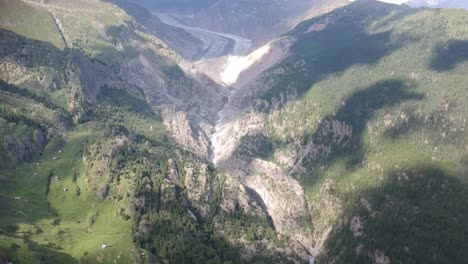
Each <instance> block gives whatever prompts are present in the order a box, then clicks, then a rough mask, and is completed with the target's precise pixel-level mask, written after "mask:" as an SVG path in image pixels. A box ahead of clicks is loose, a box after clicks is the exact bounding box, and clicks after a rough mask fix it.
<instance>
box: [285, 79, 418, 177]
mask: <svg viewBox="0 0 468 264" xmlns="http://www.w3.org/2000/svg"><path fill="white" fill-rule="evenodd" d="M415 85H416V84H414V83H412V82H409V81H405V80H396V79H395V80H385V81H380V82H377V83H375V84H373V85H372V86H370V87H367V88H364V89H360V90H358V91H357V92H355V93H354V94H352V95H351V96H350V97H349V98H348V99H347V100H346V101H345V103H344V104H343V106H342V107H340V108H339V109H338V110H337V111H336V112H335V113H334V114H332V115H329V116H326V117H324V118H323V119H322V120H321V121H320V123H319V124H318V127H317V129H316V130H315V132H314V133H313V134H311V135H306V136H304V138H303V139H302V144H301V151H300V152H299V155H298V159H297V160H296V161H295V166H294V167H296V168H308V167H314V166H320V165H330V164H331V163H333V162H335V161H337V160H340V159H345V160H346V161H347V165H348V166H349V167H353V166H355V165H357V164H359V163H360V162H361V161H362V160H363V158H364V155H365V150H364V143H363V137H364V132H365V130H366V128H367V123H368V122H369V121H370V120H371V119H372V118H373V117H374V115H375V114H376V113H377V111H379V110H381V109H384V108H387V107H392V106H395V105H398V104H400V103H402V102H404V101H408V100H421V99H423V95H422V94H419V93H416V92H413V91H411V88H414V87H415Z"/></svg>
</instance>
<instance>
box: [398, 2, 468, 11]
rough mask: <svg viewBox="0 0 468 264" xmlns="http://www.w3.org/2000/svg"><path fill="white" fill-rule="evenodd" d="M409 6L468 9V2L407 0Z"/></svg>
mask: <svg viewBox="0 0 468 264" xmlns="http://www.w3.org/2000/svg"><path fill="white" fill-rule="evenodd" d="M407 4H408V5H410V6H416V7H419V6H428V7H435V8H464V9H468V3H467V2H466V1H463V0H411V1H408V2H407Z"/></svg>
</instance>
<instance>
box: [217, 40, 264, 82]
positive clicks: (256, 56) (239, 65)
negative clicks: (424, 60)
mask: <svg viewBox="0 0 468 264" xmlns="http://www.w3.org/2000/svg"><path fill="white" fill-rule="evenodd" d="M270 49H271V45H270V43H268V44H266V45H264V46H262V47H260V48H259V49H257V50H255V51H253V52H252V53H250V54H249V55H247V56H229V57H228V59H227V63H226V66H225V68H224V71H223V72H222V73H221V81H222V82H223V83H224V84H226V85H232V84H234V83H236V81H237V79H238V78H239V75H240V73H241V72H242V71H244V70H246V69H248V68H249V67H250V66H252V65H253V64H254V63H256V62H257V61H259V60H260V59H261V58H263V56H265V55H266V54H268V53H269V52H270Z"/></svg>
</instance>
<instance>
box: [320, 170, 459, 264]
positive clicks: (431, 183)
mask: <svg viewBox="0 0 468 264" xmlns="http://www.w3.org/2000/svg"><path fill="white" fill-rule="evenodd" d="M402 175H405V179H403V180H402V178H401V177H402ZM406 177H407V178H406ZM353 196H354V197H353V198H352V202H351V203H350V207H349V208H348V209H347V211H346V214H347V215H358V216H360V217H362V219H363V221H365V225H364V226H365V227H364V232H365V234H366V235H365V236H362V237H359V238H357V239H356V238H354V237H353V234H352V232H351V231H350V229H349V227H348V226H346V227H343V228H340V229H339V230H337V231H336V233H334V234H333V235H332V237H331V239H329V240H328V242H327V243H328V248H329V249H330V252H328V254H327V255H328V256H330V257H331V256H339V257H338V262H337V263H371V262H372V261H371V258H370V257H369V256H367V255H365V254H362V255H356V254H355V248H356V247H357V246H358V245H359V244H361V245H362V246H363V248H365V249H366V250H368V251H370V252H374V251H375V250H377V249H378V250H382V251H383V252H386V254H387V255H390V256H391V261H392V263H465V260H466V259H467V258H468V246H467V245H466V243H465V238H466V237H468V222H467V221H468V218H467V216H468V207H466V206H465V202H466V200H467V199H468V188H467V187H466V183H464V182H460V180H459V179H457V177H455V176H454V175H450V173H448V172H447V171H446V169H443V168H441V167H437V166H434V165H422V166H415V167H414V168H413V169H405V170H399V171H393V172H389V173H388V175H387V176H386V181H385V183H384V184H383V185H382V186H380V187H378V188H375V189H370V190H368V191H366V192H363V193H361V194H359V195H354V194H353ZM349 198H351V197H348V199H349ZM360 198H365V199H366V200H368V201H369V202H370V203H371V204H372V205H373V207H374V208H376V209H378V211H377V213H376V214H374V215H372V213H369V212H368V211H367V210H366V209H365V208H363V207H362V205H361V206H359V204H360V203H359V199H360ZM335 260H336V259H335ZM322 261H324V262H328V260H327V259H323V260H322Z"/></svg>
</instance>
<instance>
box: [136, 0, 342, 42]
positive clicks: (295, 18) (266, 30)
mask: <svg viewBox="0 0 468 264" xmlns="http://www.w3.org/2000/svg"><path fill="white" fill-rule="evenodd" d="M132 1H133V2H135V3H137V4H139V5H142V6H146V7H148V8H150V9H153V10H162V11H165V12H170V13H173V14H174V13H175V14H178V15H179V19H181V20H184V21H185V22H186V23H187V24H189V25H191V26H196V27H200V28H204V29H209V30H212V31H217V32H225V33H232V34H236V35H240V36H242V37H245V38H248V39H252V40H253V41H255V42H264V41H265V40H268V39H270V38H272V37H274V36H278V35H280V34H282V33H285V32H287V31H289V30H290V29H291V28H292V27H293V26H295V25H296V24H297V23H298V22H300V21H301V20H303V19H305V18H307V17H311V16H314V15H316V14H318V13H321V12H322V13H323V12H326V11H331V10H333V9H334V8H336V7H338V6H342V5H344V4H347V1H345V0H328V1H324V0H313V1H304V0H288V1H284V0H274V1H271V0H270V1H265V0H252V1H242V0H234V1H232V0H230V1H228V0H207V1H150V0H132Z"/></svg>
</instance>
